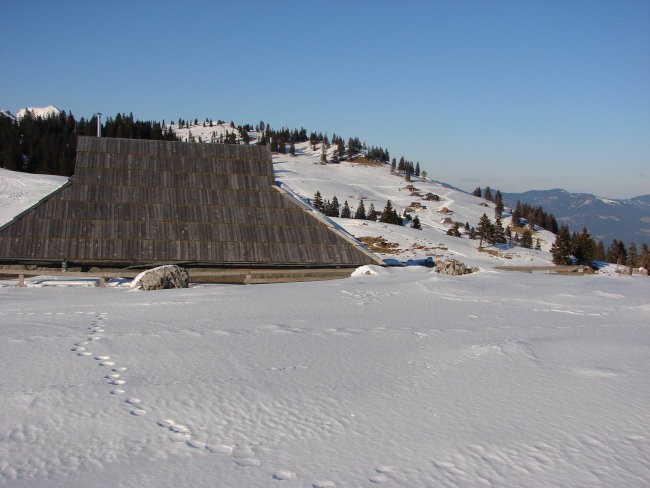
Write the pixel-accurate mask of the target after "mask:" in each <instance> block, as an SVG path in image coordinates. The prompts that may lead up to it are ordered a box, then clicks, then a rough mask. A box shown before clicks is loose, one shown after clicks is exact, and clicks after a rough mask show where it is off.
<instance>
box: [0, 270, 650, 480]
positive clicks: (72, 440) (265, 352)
mask: <svg viewBox="0 0 650 488" xmlns="http://www.w3.org/2000/svg"><path fill="white" fill-rule="evenodd" d="M649 283H650V281H648V280H647V279H642V278H640V277H635V278H629V277H616V276H614V277H607V276H583V277H559V276H553V275H545V274H532V275H530V274H523V273H522V274H512V273H506V272H496V271H485V272H481V273H476V274H473V275H468V276H464V277H457V278H450V277H443V276H440V275H437V274H436V273H435V272H433V271H431V270H429V269H427V268H422V267H405V268H384V269H381V272H380V273H379V274H377V275H373V276H367V275H361V276H357V277H354V278H349V279H347V280H337V281H330V282H320V283H293V284H277V285H266V286H229V285H209V286H208V285H205V286H195V287H193V288H190V289H185V290H167V291H161V292H141V293H129V292H128V291H127V290H126V288H119V287H118V288H107V289H100V288H75V289H74V290H73V289H70V288H58V287H47V288H40V289H34V288H27V289H20V288H15V287H4V288H0V297H1V298H0V299H1V300H2V303H3V308H2V311H0V324H2V325H1V326H0V357H2V358H3V360H2V364H3V369H4V375H3V381H2V383H1V384H0V484H2V485H4V486H15V487H23V486H51V485H52V484H54V485H65V486H71V487H75V486H79V487H81V486H88V485H89V484H91V482H92V480H96V479H99V478H101V479H102V480H103V482H105V483H108V484H110V485H112V486H134V485H138V484H139V485H148V486H178V485H179V484H181V485H184V486H188V485H190V484H192V485H197V486H208V485H217V486H260V487H265V486H270V485H271V483H275V482H276V481H282V483H283V484H282V486H296V487H297V486H319V484H320V486H327V483H329V484H330V486H371V485H372V483H382V484H386V485H387V486H411V487H420V486H422V487H424V486H483V485H485V486H490V485H492V486H567V485H570V484H575V485H579V486H628V487H633V486H647V484H648V481H649V480H650V465H649V464H648V461H647V460H648V455H649V454H650V427H649V426H650V414H648V410H647V405H648V404H650V403H649V402H650V387H649V385H650V383H649V382H648V376H647V364H648V361H649V360H650V330H649V325H648V324H649V321H648V317H649V313H650V306H649V305H648V302H647V296H648V293H649V292H650V286H649ZM289 473H292V474H291V475H288V474H289Z"/></svg>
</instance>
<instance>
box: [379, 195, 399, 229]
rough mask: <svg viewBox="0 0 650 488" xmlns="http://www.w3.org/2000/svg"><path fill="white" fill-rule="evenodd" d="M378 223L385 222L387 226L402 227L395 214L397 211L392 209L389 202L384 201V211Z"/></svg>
mask: <svg viewBox="0 0 650 488" xmlns="http://www.w3.org/2000/svg"><path fill="white" fill-rule="evenodd" d="M379 221H380V222H385V223H387V224H394V225H402V219H401V218H400V216H399V215H398V214H397V211H396V210H395V209H394V208H393V204H392V203H391V201H390V200H387V201H386V206H385V207H384V211H383V212H382V213H381V216H380V217H379Z"/></svg>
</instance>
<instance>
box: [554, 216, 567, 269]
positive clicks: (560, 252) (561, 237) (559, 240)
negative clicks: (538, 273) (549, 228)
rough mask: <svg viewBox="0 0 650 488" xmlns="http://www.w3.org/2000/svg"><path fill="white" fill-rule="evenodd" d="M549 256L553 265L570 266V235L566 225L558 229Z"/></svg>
mask: <svg viewBox="0 0 650 488" xmlns="http://www.w3.org/2000/svg"><path fill="white" fill-rule="evenodd" d="M551 255H552V256H553V263H555V264H571V262H572V261H571V235H570V234H569V227H568V226H567V225H562V226H561V227H560V230H559V232H558V233H557V236H556V237H555V242H554V243H553V245H552V246H551Z"/></svg>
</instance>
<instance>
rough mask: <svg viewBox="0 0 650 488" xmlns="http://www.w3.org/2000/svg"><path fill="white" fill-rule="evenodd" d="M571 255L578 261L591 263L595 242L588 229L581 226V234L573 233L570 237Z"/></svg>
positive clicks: (594, 252) (594, 251)
mask: <svg viewBox="0 0 650 488" xmlns="http://www.w3.org/2000/svg"><path fill="white" fill-rule="evenodd" d="M571 245H572V252H573V256H574V257H575V258H576V260H577V261H578V263H591V262H592V261H593V260H594V256H595V254H596V243H595V242H594V240H593V238H592V237H591V235H589V231H588V230H587V228H586V227H583V229H582V233H581V234H575V233H574V235H573V236H572V238H571Z"/></svg>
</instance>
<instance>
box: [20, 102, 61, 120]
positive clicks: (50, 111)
mask: <svg viewBox="0 0 650 488" xmlns="http://www.w3.org/2000/svg"><path fill="white" fill-rule="evenodd" d="M27 112H31V114H32V115H33V116H34V117H41V118H46V117H50V116H52V115H58V114H60V113H61V110H59V109H58V108H56V107H55V106H54V105H49V106H47V107H25V108H21V109H20V110H18V112H16V119H17V120H20V119H22V118H23V117H24V116H25V115H26V114H27Z"/></svg>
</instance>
